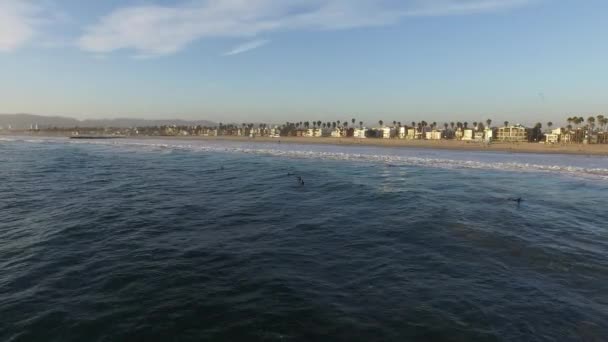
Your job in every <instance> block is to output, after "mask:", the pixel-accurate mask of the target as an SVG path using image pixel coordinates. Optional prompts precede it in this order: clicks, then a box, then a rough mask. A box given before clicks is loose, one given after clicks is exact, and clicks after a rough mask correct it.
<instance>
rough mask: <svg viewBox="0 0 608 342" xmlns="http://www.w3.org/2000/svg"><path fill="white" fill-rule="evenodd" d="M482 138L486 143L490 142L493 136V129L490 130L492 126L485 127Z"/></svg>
mask: <svg viewBox="0 0 608 342" xmlns="http://www.w3.org/2000/svg"><path fill="white" fill-rule="evenodd" d="M483 133H484V134H483V140H484V141H485V142H486V143H490V142H492V139H493V138H494V131H493V130H492V128H490V127H486V129H485V130H484V132H483Z"/></svg>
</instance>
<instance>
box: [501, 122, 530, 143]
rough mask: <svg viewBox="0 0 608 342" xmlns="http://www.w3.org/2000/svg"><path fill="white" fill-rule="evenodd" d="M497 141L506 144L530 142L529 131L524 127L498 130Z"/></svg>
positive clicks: (516, 126)
mask: <svg viewBox="0 0 608 342" xmlns="http://www.w3.org/2000/svg"><path fill="white" fill-rule="evenodd" d="M496 140H498V141H504V142H526V141H528V129H527V128H526V127H524V126H522V125H515V126H505V127H500V128H499V129H498V134H497V135H496Z"/></svg>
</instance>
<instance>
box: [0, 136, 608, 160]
mask: <svg viewBox="0 0 608 342" xmlns="http://www.w3.org/2000/svg"><path fill="white" fill-rule="evenodd" d="M0 136H21V137H56V138H69V136H66V135H61V134H58V135H53V134H0ZM117 139H135V140H137V139H140V140H152V139H158V140H204V141H235V142H250V143H277V144H278V143H281V144H303V145H336V146H353V147H354V146H372V147H384V148H420V149H439V150H456V151H481V152H484V151H485V152H505V153H534V154H576V155H589V156H608V144H593V145H585V144H564V145H562V144H559V145H549V144H540V143H502V142H493V143H492V144H490V145H486V144H483V143H478V142H467V141H455V140H401V139H357V138H308V137H280V138H270V137H255V138H249V137H235V136H220V137H205V136H126V137H120V138H117Z"/></svg>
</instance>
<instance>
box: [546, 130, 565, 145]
mask: <svg viewBox="0 0 608 342" xmlns="http://www.w3.org/2000/svg"><path fill="white" fill-rule="evenodd" d="M562 134H563V130H562V129H561V128H556V129H554V130H552V131H551V133H547V134H545V141H546V142H547V144H557V143H559V142H560V141H561V137H562Z"/></svg>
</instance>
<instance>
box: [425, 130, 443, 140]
mask: <svg viewBox="0 0 608 342" xmlns="http://www.w3.org/2000/svg"><path fill="white" fill-rule="evenodd" d="M442 136H443V131H441V130H438V129H434V130H432V131H430V132H426V139H427V140H441V137H442Z"/></svg>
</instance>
